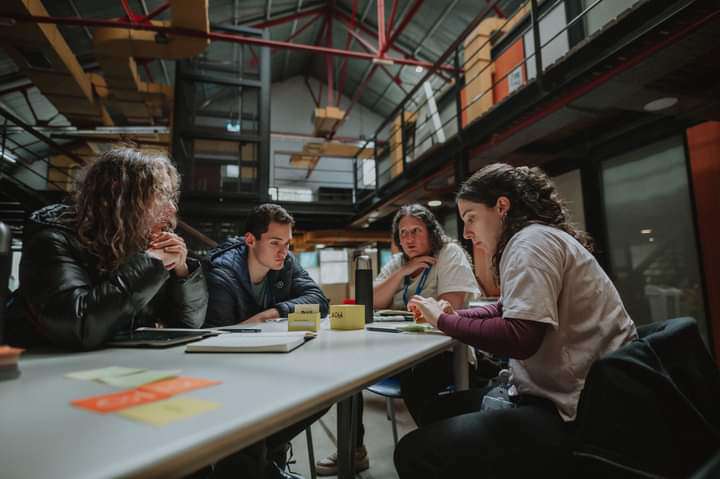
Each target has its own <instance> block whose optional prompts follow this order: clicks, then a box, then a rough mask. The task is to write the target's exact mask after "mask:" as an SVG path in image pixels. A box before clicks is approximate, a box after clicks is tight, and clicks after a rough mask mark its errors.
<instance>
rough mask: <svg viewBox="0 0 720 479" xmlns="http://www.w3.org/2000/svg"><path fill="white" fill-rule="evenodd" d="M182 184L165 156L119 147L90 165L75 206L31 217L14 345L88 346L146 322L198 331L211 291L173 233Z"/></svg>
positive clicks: (16, 300) (12, 316) (10, 332)
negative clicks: (178, 196)
mask: <svg viewBox="0 0 720 479" xmlns="http://www.w3.org/2000/svg"><path fill="white" fill-rule="evenodd" d="M178 189H179V177H178V173H177V171H176V169H175V166H174V165H173V164H172V163H171V162H170V160H169V159H168V158H167V156H165V155H164V154H155V153H150V152H144V151H139V150H135V149H132V148H116V149H113V150H110V151H108V152H106V153H104V154H103V155H101V156H100V157H99V158H98V159H97V160H96V161H95V162H94V163H92V164H91V165H89V167H88V168H87V170H86V172H85V176H84V179H83V181H82V182H81V184H80V185H79V187H78V189H77V192H76V196H75V201H74V202H73V205H72V206H69V205H62V204H57V205H51V206H48V207H46V208H43V209H41V210H39V211H36V212H35V213H33V214H32V216H31V217H30V220H29V222H28V224H26V225H25V230H24V234H23V236H24V238H23V254H22V259H21V262H20V287H19V288H18V290H17V291H16V293H15V295H14V296H13V297H11V298H10V300H9V315H8V318H7V324H6V339H7V340H8V342H9V343H10V344H14V345H18V346H24V347H32V346H44V345H53V346H60V347H63V348H68V349H79V350H88V349H95V348H98V347H101V346H102V345H103V344H105V343H106V342H107V341H108V340H109V339H111V338H112V337H113V336H114V335H115V334H116V333H119V332H126V331H129V330H132V329H134V328H137V327H140V326H154V325H155V324H156V323H162V324H164V325H166V326H175V327H181V328H198V327H200V326H201V325H202V323H203V321H204V319H205V311H206V309H207V298H208V296H207V288H206V286H205V278H204V276H203V273H202V270H201V268H200V265H199V263H198V262H197V261H195V260H191V259H188V258H187V248H186V246H185V242H184V241H183V239H182V238H180V237H179V236H178V235H176V234H175V233H173V229H174V228H175V226H176V223H177V218H176V214H177V207H176V202H177V194H178Z"/></svg>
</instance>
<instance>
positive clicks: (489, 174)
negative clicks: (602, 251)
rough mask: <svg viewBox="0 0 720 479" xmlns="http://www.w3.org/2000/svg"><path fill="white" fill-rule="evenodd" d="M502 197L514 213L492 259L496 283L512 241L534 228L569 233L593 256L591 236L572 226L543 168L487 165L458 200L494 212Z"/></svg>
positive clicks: (509, 215) (506, 221)
mask: <svg viewBox="0 0 720 479" xmlns="http://www.w3.org/2000/svg"><path fill="white" fill-rule="evenodd" d="M501 196H505V197H507V198H508V199H509V200H510V209H509V210H508V212H507V215H506V216H505V217H504V219H503V227H502V232H501V233H500V239H499V240H498V244H497V245H496V247H495V254H494V256H493V258H492V265H493V272H494V274H495V277H496V279H498V280H499V279H500V260H501V259H502V255H503V252H504V251H505V247H506V246H507V244H508V242H509V241H510V238H512V237H513V235H515V233H517V232H518V231H520V230H521V229H523V228H525V227H526V226H528V225H531V224H542V225H547V226H551V227H554V228H558V229H560V230H562V231H565V232H566V233H568V234H569V235H570V236H572V237H573V238H575V239H576V240H577V241H578V242H579V243H580V244H582V245H583V246H584V247H585V248H586V249H587V250H588V251H590V252H593V242H592V239H591V238H590V235H588V234H587V233H586V232H585V231H582V230H580V229H578V228H576V227H575V226H574V225H573V224H571V223H570V221H569V217H570V215H569V213H568V209H567V207H566V205H565V201H564V200H563V199H562V198H560V195H559V194H558V192H557V189H556V188H555V184H554V183H553V182H552V180H550V178H549V177H548V176H547V175H546V174H545V173H544V172H543V171H542V170H541V169H540V168H535V167H533V168H530V167H527V166H520V167H513V166H510V165H508V164H505V163H493V164H491V165H487V166H485V167H483V168H481V169H480V170H478V171H477V172H475V173H474V174H473V175H472V176H471V177H470V178H469V179H468V180H467V181H466V182H465V183H463V185H462V186H461V187H460V191H459V192H458V194H457V199H458V200H466V201H471V202H473V203H482V204H484V205H485V206H488V207H490V208H493V207H494V206H495V205H496V203H497V200H498V198H500V197H501Z"/></svg>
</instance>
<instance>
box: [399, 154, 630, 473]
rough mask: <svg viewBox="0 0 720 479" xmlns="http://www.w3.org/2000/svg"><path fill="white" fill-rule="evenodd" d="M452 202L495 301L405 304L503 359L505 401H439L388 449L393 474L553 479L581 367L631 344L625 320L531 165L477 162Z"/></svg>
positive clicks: (564, 453) (566, 454)
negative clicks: (489, 273)
mask: <svg viewBox="0 0 720 479" xmlns="http://www.w3.org/2000/svg"><path fill="white" fill-rule="evenodd" d="M457 199H458V209H459V213H460V216H461V218H462V220H463V221H464V223H465V228H464V237H465V238H467V239H469V240H471V241H472V242H473V244H474V245H475V246H477V247H481V248H484V249H485V250H486V251H487V253H488V256H490V257H492V264H493V269H494V273H495V275H496V276H497V277H498V280H499V284H500V291H501V295H502V296H501V299H500V301H499V302H498V303H497V304H495V305H493V306H486V307H482V308H476V309H468V310H457V309H456V308H453V307H452V306H451V305H449V304H447V303H446V302H443V301H436V300H433V299H428V298H422V297H419V296H416V297H414V298H412V299H411V301H410V303H411V305H413V306H414V307H417V308H418V309H419V310H420V311H421V312H422V314H423V316H424V317H425V319H426V320H427V321H429V322H430V323H432V324H434V325H436V326H437V327H438V328H439V329H441V330H442V331H444V332H445V333H446V334H448V335H449V336H452V337H454V338H457V339H458V340H460V341H463V342H465V343H467V344H470V345H472V346H475V347H478V348H480V349H482V350H485V351H487V352H490V353H493V354H495V355H498V356H501V357H509V358H510V362H509V369H510V377H509V384H508V388H507V389H508V392H509V399H508V400H507V401H501V402H500V404H502V406H503V407H502V408H500V409H491V408H489V407H487V405H488V404H489V403H490V401H489V400H488V401H486V402H485V404H486V407H482V405H483V399H484V396H485V393H486V392H487V390H469V391H463V392H459V393H456V394H453V395H449V396H446V397H443V398H439V399H438V400H437V401H435V402H434V403H432V404H431V405H430V406H429V407H427V408H425V409H424V410H423V424H424V426H423V427H421V428H420V429H418V430H416V431H414V432H412V433H410V434H408V435H407V436H406V437H404V438H403V440H402V441H401V442H400V443H399V445H398V447H397V449H396V451H395V465H396V467H397V469H398V472H399V474H400V477H402V478H404V477H413V478H424V477H441V476H443V477H455V476H456V475H458V476H459V475H460V473H463V475H467V472H468V471H472V474H473V475H474V476H477V477H529V476H531V475H538V474H539V475H543V474H547V472H545V471H553V472H552V475H553V476H560V477H562V473H564V472H565V471H564V470H563V468H564V467H565V466H567V465H568V463H570V445H571V437H572V433H573V420H574V419H575V415H576V411H577V403H578V399H579V397H580V392H581V391H582V388H583V385H584V380H585V377H586V375H587V373H588V370H589V368H590V365H591V364H592V363H593V362H594V361H595V359H597V358H599V357H600V356H603V355H605V354H607V353H609V352H612V351H615V350H616V349H618V348H620V347H621V346H623V345H624V344H626V343H628V342H629V341H631V340H632V339H634V338H635V337H637V332H636V330H635V325H634V324H633V322H632V320H631V319H630V317H629V316H628V314H627V312H626V310H625V307H624V306H623V303H622V301H621V299H620V296H619V294H618V292H617V290H616V289H615V287H614V285H613V284H612V282H611V281H610V279H609V278H608V276H607V275H606V274H605V272H604V271H603V270H602V268H601V267H600V265H599V264H598V262H597V261H596V260H595V258H594V257H593V255H592V254H591V251H592V245H591V241H590V238H589V237H588V235H587V234H586V233H584V232H582V231H580V230H578V229H576V228H575V227H574V226H573V225H572V224H570V222H569V219H568V212H567V209H566V207H565V205H564V203H563V201H562V200H561V199H560V197H559V196H558V194H557V191H556V189H555V186H554V185H553V183H552V182H551V181H550V179H549V178H548V177H547V176H546V175H545V174H544V173H543V172H542V171H541V170H539V169H537V168H528V167H517V168H514V167H512V166H510V165H506V164H492V165H488V166H486V167H484V168H482V169H480V170H479V171H478V172H476V173H475V174H474V175H473V176H472V177H471V178H470V179H469V180H467V181H466V182H465V183H464V184H463V185H462V187H461V188H460V192H459V193H458V195H457ZM494 404H496V405H497V404H498V402H495V403H494ZM481 409H482V410H481Z"/></svg>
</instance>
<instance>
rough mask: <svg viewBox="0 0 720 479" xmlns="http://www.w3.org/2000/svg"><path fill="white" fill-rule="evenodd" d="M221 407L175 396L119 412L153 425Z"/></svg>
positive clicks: (167, 422)
mask: <svg viewBox="0 0 720 479" xmlns="http://www.w3.org/2000/svg"><path fill="white" fill-rule="evenodd" d="M219 407H220V404H218V403H215V402H211V401H205V400H203V399H195V398H189V397H175V398H171V399H167V400H165V401H156V402H153V403H150V404H143V405H141V406H135V407H131V408H128V409H124V410H122V411H120V412H118V413H117V414H118V415H120V416H125V417H126V418H128V419H132V420H135V421H141V422H146V423H148V424H152V425H153V426H165V425H167V424H170V423H171V422H175V421H180V420H182V419H186V418H189V417H192V416H197V415H198V414H202V413H204V412H208V411H212V410H213V409H217V408H219Z"/></svg>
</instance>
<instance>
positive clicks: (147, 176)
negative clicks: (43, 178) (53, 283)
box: [74, 147, 180, 271]
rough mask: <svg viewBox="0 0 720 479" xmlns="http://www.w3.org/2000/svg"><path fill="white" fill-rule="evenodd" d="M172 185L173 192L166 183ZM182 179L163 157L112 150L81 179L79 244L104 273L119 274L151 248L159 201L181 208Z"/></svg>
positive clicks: (147, 152) (77, 217)
mask: <svg viewBox="0 0 720 479" xmlns="http://www.w3.org/2000/svg"><path fill="white" fill-rule="evenodd" d="M167 178H169V179H170V183H169V184H170V188H168V184H167V181H166V179H167ZM179 188H180V178H179V175H178V173H177V170H176V169H175V166H174V165H173V164H172V162H171V161H170V159H169V158H168V157H167V156H166V155H165V153H163V152H159V151H150V150H138V149H134V148H126V147H122V148H114V149H112V150H110V151H107V152H105V153H103V154H102V155H100V157H98V158H97V160H96V161H95V162H93V163H91V164H90V165H89V166H88V167H87V168H86V170H85V171H84V174H83V176H82V180H81V182H80V183H79V185H78V188H77V191H76V194H75V218H74V219H75V221H76V226H77V234H78V238H79V239H80V242H81V243H82V244H83V246H85V247H86V248H87V249H88V251H89V252H90V253H91V254H92V255H93V256H94V257H95V258H97V261H98V266H99V268H100V270H101V271H112V270H115V269H117V268H118V266H120V265H121V264H122V263H123V262H124V261H125V260H127V258H128V257H129V256H131V255H133V254H136V253H138V252H140V251H144V250H145V249H147V247H148V243H149V240H150V231H151V229H152V227H153V225H154V224H156V223H157V222H158V221H162V220H165V221H167V222H168V223H169V224H168V226H169V227H171V228H173V227H174V226H175V225H174V224H172V223H173V222H174V220H175V219H174V218H164V219H163V218H160V217H159V211H158V208H159V206H158V205H160V204H161V201H160V200H161V199H169V200H171V201H173V202H175V203H177V198H178V192H179Z"/></svg>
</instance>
